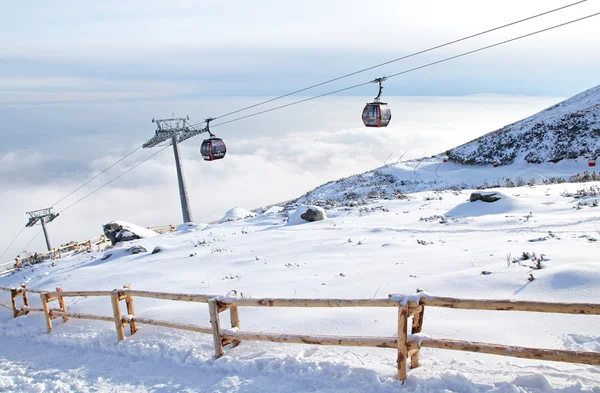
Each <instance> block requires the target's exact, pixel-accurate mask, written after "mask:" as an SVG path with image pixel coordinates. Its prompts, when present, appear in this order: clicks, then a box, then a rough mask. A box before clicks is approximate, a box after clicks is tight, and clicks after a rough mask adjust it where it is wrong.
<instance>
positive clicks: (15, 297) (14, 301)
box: [10, 288, 19, 318]
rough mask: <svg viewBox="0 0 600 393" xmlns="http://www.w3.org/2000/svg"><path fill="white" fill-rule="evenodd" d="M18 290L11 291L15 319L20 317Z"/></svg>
mask: <svg viewBox="0 0 600 393" xmlns="http://www.w3.org/2000/svg"><path fill="white" fill-rule="evenodd" d="M17 291H18V290H17V289H15V288H12V289H11V290H10V301H11V303H12V309H13V317H15V318H16V317H18V316H19V310H18V309H17Z"/></svg>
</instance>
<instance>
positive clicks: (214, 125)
mask: <svg viewBox="0 0 600 393" xmlns="http://www.w3.org/2000/svg"><path fill="white" fill-rule="evenodd" d="M598 15H600V12H597V13H595V14H591V15H587V16H584V17H581V18H577V19H573V20H571V21H568V22H564V23H561V24H558V25H554V26H551V27H547V28H545V29H541V30H537V31H534V32H533V33H528V34H523V35H520V36H518V37H514V38H511V39H508V40H504V41H501V42H497V43H495V44H491V45H487V46H484V47H481V48H478V49H474V50H470V51H468V52H463V53H461V54H458V55H454V56H450V57H446V58H444V59H441V60H437V61H434V62H431V63H427V64H424V65H422V66H418V67H414V68H409V69H407V70H404V71H401V72H397V73H395V74H391V75H389V76H386V77H385V79H390V78H393V77H395V76H399V75H404V74H408V73H410V72H413V71H417V70H420V69H423V68H427V67H431V66H433V65H436V64H440V63H444V62H447V61H450V60H454V59H457V58H459V57H464V56H467V55H470V54H473V53H477V52H481V51H483V50H486V49H490V48H494V47H496V46H500V45H504V44H507V43H509V42H513V41H517V40H520V39H522V38H526V37H531V36H533V35H536V34H540V33H544V32H546V31H550V30H553V29H557V28H559V27H563V26H567V25H570V24H573V23H576V22H581V21H582V20H585V19H589V18H592V17H594V16H598ZM375 81H376V80H375ZM375 81H369V82H363V83H359V84H356V85H353V86H349V87H345V88H342V89H338V90H334V91H330V92H328V93H323V94H319V95H316V96H313V97H308V98H304V99H302V100H298V101H294V102H290V103H288V104H284V105H279V106H276V107H273V108H270V109H265V110H263V111H259V112H255V113H251V114H249V115H245V116H241V117H237V118H235V119H232V120H227V121H224V122H221V123H217V124H212V125H211V126H212V127H218V126H221V125H224V124H228V123H233V122H236V121H239V120H242V119H247V118H249V117H254V116H258V115H262V114H264V113H268V112H272V111H275V110H278V109H282V108H287V107H289V106H292V105H296V104H301V103H303V102H307V101H312V100H315V99H317V98H321V97H326V96H330V95H333V94H336V93H341V92H343V91H347V90H351V89H355V88H357V87H361V86H365V85H368V84H371V83H373V82H375Z"/></svg>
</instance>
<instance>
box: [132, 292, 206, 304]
mask: <svg viewBox="0 0 600 393" xmlns="http://www.w3.org/2000/svg"><path fill="white" fill-rule="evenodd" d="M123 293H124V294H125V295H129V296H139V297H146V298H151V299H164V300H176V301H182V302H196V303H208V300H209V299H211V298H214V297H215V296H209V295H201V294H188V293H168V292H151V291H137V290H133V289H132V290H129V289H126V290H124V291H123Z"/></svg>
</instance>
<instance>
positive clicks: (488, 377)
mask: <svg viewBox="0 0 600 393" xmlns="http://www.w3.org/2000/svg"><path fill="white" fill-rule="evenodd" d="M416 165H417V162H407V163H399V164H397V165H391V166H387V167H384V168H380V169H378V170H377V171H373V172H369V173H366V174H362V175H360V176H358V177H352V178H349V179H345V180H342V181H338V182H332V183H329V184H328V185H325V186H323V187H320V188H319V189H316V190H314V191H312V192H311V193H308V194H307V195H306V196H305V197H303V198H302V199H301V200H299V201H298V203H317V204H319V205H320V206H324V207H325V208H326V214H327V219H326V220H323V221H318V222H313V223H305V224H300V225H290V224H289V223H288V222H287V216H286V214H288V213H290V210H289V209H278V208H271V209H269V210H268V211H266V212H265V213H263V214H259V215H257V216H256V217H252V218H248V219H245V220H239V221H230V222H224V223H222V224H217V225H212V226H209V227H205V226H195V227H194V226H187V227H186V228H181V230H178V231H176V232H173V233H168V234H164V235H159V236H155V237H152V238H146V239H140V240H136V241H133V242H129V243H126V244H124V245H122V246H121V247H123V248H128V247H131V246H132V245H141V246H143V247H144V248H145V249H146V250H149V251H151V250H153V249H154V248H155V247H156V246H160V248H161V249H162V251H161V252H160V253H158V254H154V255H151V254H150V252H147V253H140V254H135V255H127V254H126V253H118V252H114V253H113V256H112V257H111V258H108V259H105V260H101V259H100V257H101V256H102V255H103V253H95V252H94V253H90V254H83V255H78V256H74V257H72V258H67V259H61V260H58V261H56V263H55V266H52V264H51V263H43V264H39V265H35V266H34V267H32V268H29V269H26V270H22V271H19V272H16V273H15V274H12V275H9V276H6V277H3V278H0V285H4V286H11V285H20V284H23V283H26V284H27V286H28V287H30V288H36V289H47V290H53V289H54V288H55V287H56V286H62V287H63V288H64V290H91V289H97V290H108V289H115V288H120V287H121V286H122V285H123V284H131V285H132V287H133V288H134V289H141V290H154V291H165V292H188V293H205V294H214V295H226V294H231V293H232V292H231V291H233V290H235V291H237V293H238V295H242V296H245V297H295V298H301V297H305V298H325V297H331V298H385V297H387V295H388V294H390V293H403V294H413V293H415V290H416V289H417V288H424V289H426V290H427V291H428V292H429V293H431V294H433V295H439V296H452V297H462V298H500V299H515V300H517V299H518V300H541V301H567V302H583V303H585V302H589V303H600V262H598V257H597V252H598V251H599V242H598V241H597V240H598V239H599V238H600V210H598V209H600V206H598V207H596V205H597V203H596V202H595V201H596V200H598V201H599V202H600V195H596V194H598V189H597V188H596V187H598V186H600V182H587V183H562V184H548V185H544V184H539V183H540V182H541V180H543V179H550V178H551V177H557V176H564V177H569V176H571V175H572V174H574V173H577V172H583V171H584V170H586V169H588V168H587V167H586V166H585V165H587V161H584V160H580V161H568V162H567V161H566V160H564V161H561V162H560V163H557V164H541V165H528V164H519V165H516V164H515V165H509V166H501V167H498V168H492V167H491V166H481V167H465V166H460V165H457V164H451V163H443V162H441V161H440V160H439V159H428V160H425V161H423V162H422V163H421V164H420V165H419V166H418V167H417V168H416V170H415V169H414V168H415V167H416ZM519 177H520V178H522V179H523V180H524V181H525V182H527V181H529V180H530V179H535V180H536V181H537V182H538V184H537V185H535V186H522V187H509V188H494V189H493V190H487V191H493V192H497V193H498V195H499V196H501V198H502V199H501V200H500V201H497V202H494V203H491V204H489V203H484V202H481V201H478V202H472V203H471V202H468V200H469V195H470V193H471V192H472V189H473V188H475V187H477V186H480V185H481V184H482V183H484V182H487V183H488V185H494V184H503V185H505V184H506V178H509V179H511V180H513V181H514V182H515V183H516V181H517V178H519ZM450 188H454V189H450ZM462 188H467V189H462ZM397 189H402V190H404V192H405V193H406V194H405V195H399V194H394V190H397ZM443 189H445V190H443ZM373 190H376V192H375V193H373V192H372V191H373ZM382 190H383V191H385V192H382ZM436 190H438V191H436ZM581 190H585V191H586V192H587V194H588V196H583V197H581V198H576V197H575V196H576V194H577V192H578V191H581ZM393 195H396V197H393ZM398 195H399V196H398ZM379 197H381V199H379ZM385 198H387V199H385ZM327 206H329V208H327ZM523 253H529V254H530V255H531V254H533V253H535V255H536V256H537V257H540V256H542V254H543V260H542V262H541V263H542V266H543V268H542V269H541V270H537V269H535V268H534V267H532V266H533V264H534V262H532V260H531V259H529V260H521V259H522V256H523ZM513 260H514V262H513ZM483 272H485V274H484V273H483ZM530 274H533V276H534V277H535V280H533V281H528V277H529V276H530ZM0 296H2V301H3V302H6V301H7V299H8V295H7V294H6V293H4V295H3V294H2V293H0ZM135 302H136V314H137V315H138V316H140V317H149V318H157V319H166V320H172V321H178V322H183V323H194V324H199V325H205V326H206V325H208V321H209V316H208V308H207V306H206V305H205V304H188V303H185V304H183V303H178V302H169V301H162V300H154V299H142V298H136V299H135ZM37 304H39V301H37V299H36V298H35V297H32V306H34V307H35V306H36V305H37ZM67 308H68V309H69V310H70V311H73V312H85V313H94V314H101V315H107V316H110V315H111V313H112V309H111V304H110V300H109V299H108V298H74V299H69V301H68V302H67ZM396 314H397V312H396V310H394V309H386V308H381V309H374V308H369V309H354V308H353V309H348V308H344V309H319V308H316V309H315V308H313V309H298V308H294V309H288V308H242V309H241V310H240V319H241V329H242V330H244V329H247V330H252V331H268V332H282V333H305V334H306V333H314V334H335V335H373V336H376V335H382V336H392V335H395V334H396V329H397V315H396ZM222 323H223V325H224V326H227V325H228V320H227V315H226V313H224V314H223V315H222ZM423 333H424V334H426V335H429V336H432V337H438V338H453V339H464V340H472V341H484V342H492V343H501V344H510V345H522V346H529V347H539V348H562V349H571V350H582V351H596V352H598V351H600V317H599V316H580V315H560V314H536V313H523V312H496V311H486V312H480V311H467V310H451V309H436V308H431V307H430V308H428V309H427V310H426V313H425V320H424V327H423ZM213 354H214V352H213V346H212V337H211V336H209V335H202V334H196V333H191V332H183V331H177V330H173V329H168V328H159V327H153V326H148V325H140V330H139V331H138V332H137V333H136V334H135V335H133V336H131V337H127V338H126V340H124V341H123V342H121V343H120V344H117V343H116V335H115V331H114V325H112V324H110V323H105V322H94V321H84V320H69V321H68V322H67V323H64V324H63V323H62V322H61V321H59V319H56V320H55V329H54V330H53V331H52V333H51V334H47V333H46V328H45V324H44V321H43V318H42V316H41V315H40V314H39V313H32V314H29V315H27V316H22V317H19V318H17V319H13V318H12V314H11V313H10V312H9V311H8V310H4V309H0V361H1V364H2V367H0V391H19V392H20V391H26V392H29V391H31V392H42V391H52V392H79V391H101V392H105V391H106V392H108V391H131V392H146V391H152V392H179V391H187V392H340V391H343V392H397V391H407V392H478V393H479V392H494V393H500V392H502V393H517V392H535V393H549V392H561V393H575V392H587V393H600V368H599V367H594V366H586V365H576V364H565V363H555V362H540V361H531V360H523V359H513V358H507V357H500V356H493V355H482V354H474V353H462V352H452V351H443V350H433V349H422V352H421V366H420V367H419V368H417V369H415V370H411V371H409V376H408V380H407V382H406V384H405V385H400V383H399V382H398V381H396V364H395V360H396V352H395V351H394V350H393V349H371V348H340V347H320V346H314V345H289V344H288V345H286V344H275V343H264V342H243V343H242V344H241V345H240V346H239V347H237V348H233V349H226V355H225V356H223V357H222V358H220V359H218V360H214V359H213Z"/></svg>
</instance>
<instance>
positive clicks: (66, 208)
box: [60, 146, 169, 213]
mask: <svg viewBox="0 0 600 393" xmlns="http://www.w3.org/2000/svg"><path fill="white" fill-rule="evenodd" d="M168 147H169V146H165V147H163V148H162V149H160V150H159V151H157V152H156V153H154V154H152V155H150V156H148V157H146V158H145V159H143V160H142V161H140V162H138V163H137V164H135V165H134V166H132V167H131V168H129V169H127V170H126V171H124V172H122V173H121V174H120V175H118V176H117V177H114V178H113V179H112V180H109V181H108V182H106V183H104V184H103V185H101V186H100V187H98V188H96V189H95V190H94V191H92V192H90V193H89V194H87V195H85V196H84V197H82V198H80V199H78V200H77V201H75V202H74V203H72V204H70V205H69V206H67V207H65V208H64V209H62V210H61V211H60V213H63V212H64V211H66V210H68V209H70V208H72V207H73V206H75V205H76V204H78V203H79V202H81V201H83V200H84V199H86V198H87V197H89V196H91V195H92V194H94V193H96V192H97V191H100V190H101V189H103V188H104V187H106V186H107V185H109V184H110V183H112V182H114V181H115V180H117V179H118V178H120V177H121V176H123V175H125V174H126V173H129V172H130V171H132V170H134V169H135V168H137V167H138V166H140V165H142V164H143V163H144V162H146V161H148V160H149V159H151V158H153V157H154V156H156V155H158V154H159V153H161V152H162V151H164V150H165V149H166V148H168Z"/></svg>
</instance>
